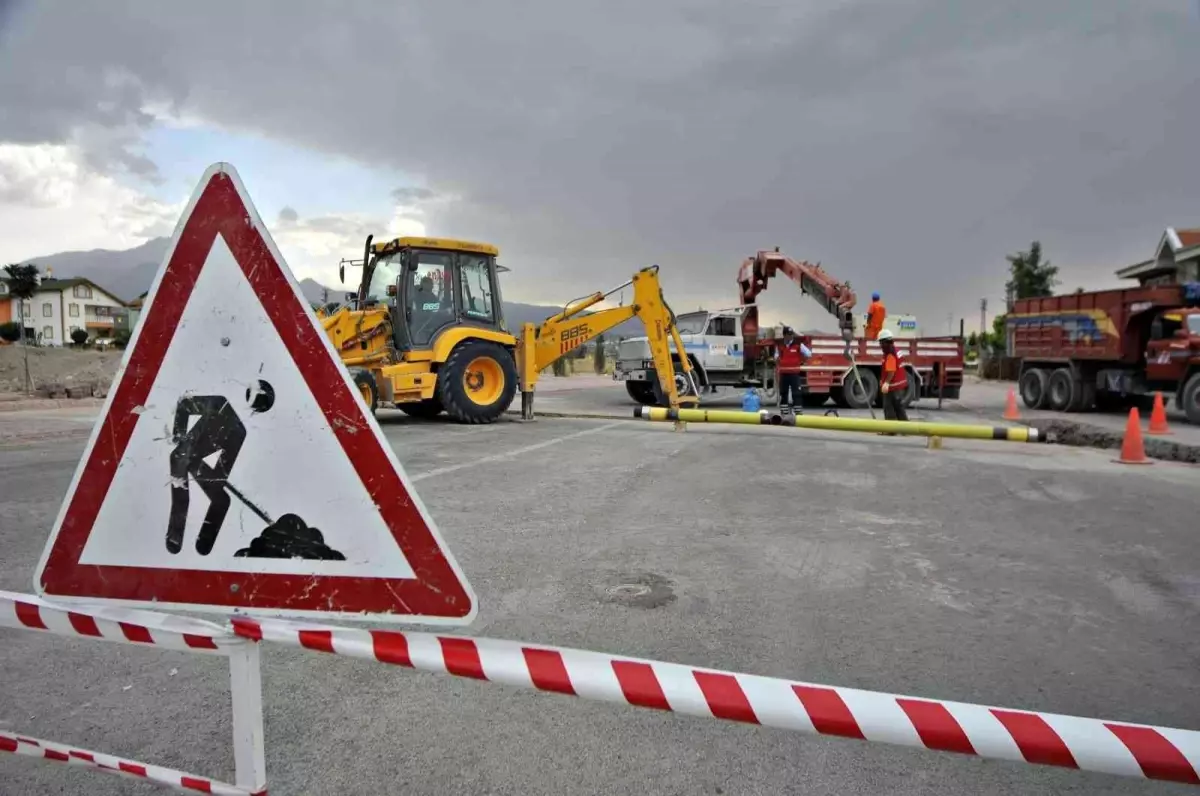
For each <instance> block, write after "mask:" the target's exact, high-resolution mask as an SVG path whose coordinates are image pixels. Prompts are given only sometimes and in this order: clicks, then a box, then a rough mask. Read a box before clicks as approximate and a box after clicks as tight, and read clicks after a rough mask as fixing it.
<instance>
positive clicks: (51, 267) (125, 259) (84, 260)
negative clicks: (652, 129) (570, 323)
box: [27, 238, 645, 337]
mask: <svg viewBox="0 0 1200 796" xmlns="http://www.w3.org/2000/svg"><path fill="white" fill-rule="evenodd" d="M170 243H171V241H170V239H169V238H153V239H152V240H148V241H146V242H145V243H143V244H142V245H141V246H137V247H135V248H132V249H125V250H123V251H113V250H109V249H94V250H92V251H72V252H60V253H58V254H50V255H46V256H44V257H34V258H32V259H30V260H28V261H27V262H30V263H33V264H34V265H37V266H38V268H39V269H40V270H41V272H42V274H43V275H49V273H53V276H54V277H55V278H57V279H69V278H71V277H73V276H78V277H83V278H85V279H90V280H91V281H92V282H94V283H96V284H97V285H99V286H100V287H102V288H104V289H105V290H106V291H108V292H109V293H112V294H113V295H115V296H116V297H117V298H119V299H121V300H122V301H132V300H133V299H135V298H137V297H139V296H141V295H142V294H144V293H145V292H146V291H148V290H149V289H150V284H151V283H152V282H153V281H154V275H155V273H157V272H158V268H159V266H160V265H161V264H162V261H163V258H165V257H166V256H167V247H168V246H169V245H170ZM300 291H301V292H302V293H303V294H304V297H305V298H306V299H308V300H309V302H311V303H312V304H320V303H322V302H323V301H325V300H326V297H328V299H327V300H329V301H341V300H342V299H343V298H344V297H345V295H346V290H345V288H332V287H327V286H325V285H322V284H321V283H319V282H317V281H316V280H314V279H302V280H300ZM561 310H562V307H556V306H551V305H542V304H522V303H520V302H516V301H506V302H504V319H505V321H507V323H508V327H509V328H510V329H519V328H520V327H521V324H523V323H535V324H540V323H541V322H542V321H544V320H545V319H546V318H548V317H550V316H551V315H554V314H555V313H557V312H560V311H561ZM608 334H609V336H617V337H631V336H635V335H643V334H645V329H644V328H642V325H641V323H639V322H638V321H636V320H633V321H626V322H625V323H623V324H621V325H620V326H618V327H616V328H615V329H613V330H611V331H610V332H608Z"/></svg>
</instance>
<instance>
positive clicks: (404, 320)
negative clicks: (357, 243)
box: [359, 237, 508, 352]
mask: <svg viewBox="0 0 1200 796" xmlns="http://www.w3.org/2000/svg"><path fill="white" fill-rule="evenodd" d="M367 240H368V243H367V247H366V251H365V253H364V258H363V259H364V262H366V264H367V266H366V268H365V269H364V270H363V281H362V286H361V287H360V290H359V304H360V306H362V307H363V308H367V307H371V306H386V307H387V308H388V312H389V315H390V316H391V319H392V330H393V338H394V341H393V342H394V344H395V346H396V349H397V350H398V351H400V352H407V351H413V350H422V349H427V348H429V347H430V346H431V345H432V344H433V341H434V340H435V339H436V338H437V336H438V334H440V333H441V332H442V331H444V330H446V329H448V328H451V327H459V326H469V327H474V328H479V329H492V330H496V331H505V325H504V314H503V304H502V302H501V298H500V284H499V280H498V278H497V275H498V274H499V273H500V272H501V271H505V270H508V269H506V268H504V267H503V266H501V265H499V264H498V263H497V262H496V257H497V255H498V253H499V252H498V250H497V249H496V247H494V246H491V245H488V244H486V243H471V242H468V241H460V240H450V239H446V238H414V237H405V238H396V239H395V240H392V241H388V242H386V243H376V244H374V245H372V244H371V243H370V238H368V239H367Z"/></svg>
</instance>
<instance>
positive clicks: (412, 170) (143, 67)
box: [0, 0, 1200, 332]
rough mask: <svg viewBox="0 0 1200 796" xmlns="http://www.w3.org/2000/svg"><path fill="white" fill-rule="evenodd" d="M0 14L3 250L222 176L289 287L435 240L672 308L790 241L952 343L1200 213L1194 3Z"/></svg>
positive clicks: (175, 7) (534, 285)
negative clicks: (252, 214) (658, 299)
mask: <svg viewBox="0 0 1200 796" xmlns="http://www.w3.org/2000/svg"><path fill="white" fill-rule="evenodd" d="M0 8H3V9H5V10H4V11H0V26H2V27H0V260H3V261H11V260H14V259H19V258H23V257H30V256H35V255H42V254H49V253H53V252H56V251H62V250H65V249H79V248H91V247H95V246H104V247H110V248H123V247H127V246H132V245H135V244H136V243H139V242H141V241H142V240H144V239H145V237H146V236H148V235H154V234H160V233H162V232H163V231H164V230H168V231H169V229H170V227H171V226H172V225H173V223H174V220H175V216H176V214H177V213H178V210H179V203H180V202H181V201H182V200H183V199H184V198H185V197H186V196H187V194H188V193H190V191H191V189H192V187H193V186H194V183H195V181H196V180H197V178H198V177H199V175H200V173H201V172H202V170H203V168H204V167H205V166H206V165H207V164H208V162H211V161H214V160H229V161H231V162H233V163H234V165H235V166H237V167H238V169H239V171H240V172H241V174H242V177H243V179H244V181H245V182H246V184H247V188H248V190H249V191H250V193H251V196H252V197H253V198H254V199H255V201H256V203H257V204H258V205H259V209H260V211H261V212H262V213H263V215H264V217H265V218H267V219H268V223H269V225H270V227H271V231H272V233H273V234H274V235H275V236H276V238H277V239H278V240H279V241H280V244H281V247H282V248H283V250H284V253H285V255H287V256H288V258H289V261H290V262H291V265H292V267H293V269H294V270H295V271H296V272H297V273H298V274H299V275H300V276H314V277H316V278H318V279H322V280H324V281H326V282H330V283H334V282H336V277H335V276H334V274H335V273H336V263H337V259H338V258H339V257H341V256H352V255H353V254H354V252H355V251H356V250H357V249H358V248H359V247H360V246H361V238H362V236H364V235H365V234H366V233H367V232H375V233H376V234H379V233H381V232H384V233H388V232H391V233H399V232H406V231H408V232H412V231H421V230H425V231H427V232H428V233H429V234H440V235H446V236H452V237H463V238H472V239H480V240H486V241H490V242H493V243H495V244H497V245H499V246H500V248H501V251H502V255H501V260H502V262H505V263H506V264H507V265H508V266H509V267H511V268H512V269H513V271H512V273H509V274H506V275H505V277H506V287H505V293H506V297H507V298H511V299H517V300H527V301H562V300H564V299H566V298H570V297H571V296H574V295H577V294H581V293H586V292H590V291H592V290H595V289H597V288H602V287H605V286H607V285H610V284H614V283H617V282H620V281H622V280H623V279H625V278H627V276H628V275H629V274H630V273H631V272H632V271H633V270H634V269H635V268H637V267H640V266H642V265H646V264H650V263H659V264H660V265H661V266H662V268H663V275H664V279H665V282H666V287H667V291H668V292H667V297H668V299H669V300H670V301H671V302H672V304H673V305H674V306H675V307H676V309H677V310H683V309H689V308H692V307H694V306H695V305H697V304H704V305H706V306H715V305H721V304H731V303H735V302H736V290H735V284H734V281H733V280H734V277H735V273H736V269H737V265H738V263H739V262H740V260H741V258H742V257H744V256H745V255H747V254H749V253H750V252H752V251H753V250H755V249H757V248H766V247H771V246H775V245H778V246H780V247H782V249H783V250H784V251H785V252H787V253H788V254H791V255H793V256H795V257H801V258H808V259H811V260H814V261H815V260H820V261H822V263H823V265H824V266H825V267H826V269H827V270H830V271H832V272H833V273H835V274H836V275H838V276H840V277H842V278H845V279H848V280H850V282H851V283H852V285H853V286H854V287H855V288H856V289H857V291H858V293H859V296H860V307H861V308H865V304H866V301H867V298H869V294H870V292H871V291H872V290H875V289H877V290H879V291H881V292H882V293H883V294H884V296H885V299H886V300H887V303H888V307H889V310H891V311H893V312H913V313H915V314H917V315H918V316H919V317H920V320H921V322H922V326H923V327H924V328H925V329H926V330H929V331H938V332H940V331H944V330H945V328H946V316H947V315H948V314H949V315H953V316H954V317H955V318H957V317H959V316H965V317H966V318H967V321H968V328H970V327H972V326H974V325H976V324H977V321H976V319H977V318H978V302H979V299H980V297H982V296H988V297H990V298H991V300H992V302H993V304H992V306H993V307H995V306H997V305H998V304H999V303H1000V300H1001V294H1002V290H1003V283H1004V279H1005V276H1006V274H1005V262H1004V255H1005V254H1006V253H1008V252H1011V251H1015V250H1017V249H1019V248H1022V247H1025V246H1027V245H1028V243H1029V242H1030V241H1031V240H1033V239H1035V238H1037V239H1040V240H1041V241H1042V243H1043V246H1044V248H1045V250H1046V252H1047V254H1048V256H1049V257H1050V258H1051V259H1052V260H1053V261H1054V262H1056V263H1057V264H1059V265H1060V266H1062V268H1063V271H1064V273H1063V278H1064V285H1063V288H1064V289H1074V288H1075V287H1078V286H1081V285H1086V286H1089V287H1091V286H1107V285H1111V284H1113V278H1112V271H1113V270H1114V269H1115V268H1117V267H1119V266H1122V265H1126V264H1129V263H1131V262H1135V261H1137V260H1141V259H1145V258H1147V257H1149V256H1150V255H1151V254H1152V253H1153V250H1154V247H1155V244H1156V243H1157V241H1158V237H1159V235H1160V234H1161V232H1162V230H1163V228H1164V227H1166V226H1167V225H1175V226H1188V225H1192V224H1198V225H1200V181H1198V180H1197V173H1196V172H1197V161H1196V157H1195V151H1196V149H1195V143H1194V142H1195V141H1196V140H1197V138H1196V136H1197V131H1198V130H1200V81H1198V78H1197V75H1198V74H1200V47H1197V44H1196V42H1197V41H1198V35H1197V34H1198V33H1200V14H1198V13H1197V3H1196V2H1195V1H1194V0H1136V2H1131V1H1130V0H1011V1H1010V2H1005V1H1004V0H994V1H992V2H983V0H840V1H838V2H835V0H791V2H781V3H766V2H757V1H753V0H752V1H750V2H747V1H746V0H743V1H742V2H736V3H734V2H728V1H727V0H722V1H720V2H718V0H695V1H694V2H676V0H653V2H644V3H634V2H626V1H625V0H604V1H603V2H591V1H590V0H588V1H587V2H582V1H580V0H567V2H551V1H550V0H527V2H521V3H488V4H485V3H471V4H466V3H455V2H446V1H445V0H441V1H440V2H406V3H396V2H383V1H382V0H381V1H380V2H368V1H367V0H343V1H342V2H338V3H334V2H316V1H315V0H287V2H282V1H281V2H267V1H265V0H263V1H260V2H253V3H243V2H215V1H210V2H206V3H162V2H152V1H151V0H145V1H141V0H106V2H103V3H98V2H97V3H85V2H44V3H39V4H37V5H36V6H35V5H34V4H33V3H24V2H15V3H14V2H11V0H0ZM281 214H282V215H281ZM814 308H815V305H813V304H811V303H810V302H808V301H807V299H803V298H801V297H799V296H798V295H796V294H794V293H792V292H791V290H790V288H788V287H787V286H783V285H780V286H778V287H776V288H775V289H774V290H773V291H771V294H770V299H769V301H768V309H769V310H773V311H774V312H773V313H772V314H774V313H780V314H786V315H787V316H788V318H789V319H793V320H795V321H797V322H800V323H819V322H822V321H824V319H823V318H822V317H821V316H820V315H819V314H818V311H816V310H815V309H814ZM955 325H957V323H956V322H955Z"/></svg>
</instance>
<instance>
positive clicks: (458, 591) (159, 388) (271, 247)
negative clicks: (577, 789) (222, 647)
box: [34, 163, 476, 625]
mask: <svg viewBox="0 0 1200 796" xmlns="http://www.w3.org/2000/svg"><path fill="white" fill-rule="evenodd" d="M34 588H35V589H36V590H37V592H38V593H39V594H40V595H42V596H43V597H45V598H47V599H50V600H69V601H79V602H91V603H118V604H128V605H141V606H144V605H146V604H154V605H155V606H157V607H159V608H164V609H170V608H174V609H185V610H199V611H222V612H234V611H243V612H247V613H259V614H265V615H272V616H294V617H308V618H335V617H337V618H346V619H370V620H377V621H394V622H405V621H410V622H412V621H415V622H423V623H430V624H459V625H462V624H469V623H470V622H471V621H472V620H473V619H474V617H475V611H476V606H475V597H474V594H473V593H472V591H471V587H470V586H469V585H468V584H467V581H466V579H465V578H464V577H463V575H462V573H461V572H460V571H459V568H458V565H457V564H456V563H455V562H454V559H453V558H452V557H451V555H450V553H449V551H448V550H447V549H446V546H445V544H444V543H443V541H442V539H441V536H440V535H439V534H438V531H437V529H436V528H435V527H434V524H433V520H432V519H430V517H429V513H428V512H427V511H426V510H425V507H424V506H423V505H422V503H421V500H420V498H419V497H418V496H417V493H416V491H415V490H414V489H413V486H412V484H411V483H410V482H409V480H408V477H407V476H406V475H405V473H404V470H403V468H402V467H401V466H400V463H399V462H398V461H397V460H396V457H395V454H394V453H393V452H392V449H391V447H390V446H389V444H388V442H387V440H386V439H385V438H384V436H383V433H382V431H381V430H380V428H379V425H378V424H377V423H376V421H375V419H374V417H372V416H371V414H370V412H369V410H368V409H367V407H366V405H365V403H364V402H363V400H362V399H361V398H360V397H359V394H358V391H357V389H356V388H355V387H354V385H353V382H352V381H351V379H350V377H349V375H348V373H347V372H346V369H345V368H344V367H342V365H341V363H340V362H339V361H338V360H337V358H336V354H335V353H334V350H333V347H332V345H331V344H330V342H329V340H328V338H327V337H326V336H325V334H324V332H323V331H322V330H321V328H320V326H319V324H318V322H317V319H316V317H315V315H314V314H313V312H312V310H311V309H310V308H309V305H308V302H307V301H306V300H305V299H304V297H303V294H301V292H300V288H299V287H298V286H297V284H296V281H295V278H294V277H293V276H292V273H291V271H290V270H289V269H288V267H287V265H286V264H285V263H284V261H283V257H282V256H281V255H280V254H279V250H278V249H277V248H276V247H275V243H274V241H272V239H271V236H270V234H269V233H268V232H267V229H266V227H265V226H264V225H263V223H262V220H261V219H260V218H259V216H258V213H257V212H256V211H255V209H254V207H253V205H252V204H251V203H250V199H249V197H248V196H247V195H246V192H245V189H244V188H243V187H242V184H241V181H240V180H239V178H238V176H237V172H236V171H234V169H233V168H232V167H231V166H230V165H229V164H227V163H218V164H215V165H213V166H211V167H209V169H208V170H207V171H206V172H205V173H204V177H203V178H202V179H201V181H200V185H199V186H198V187H197V189H196V192H195V194H194V195H193V196H192V199H191V201H190V203H189V204H188V207H187V209H186V210H185V211H184V213H183V217H182V218H181V219H180V221H179V225H178V227H177V228H176V230H175V237H174V240H173V241H172V243H171V247H170V250H169V251H168V253H167V257H166V259H165V261H164V263H163V266H162V267H161V268H160V269H159V272H158V275H157V276H156V277H155V279H154V286H153V287H151V289H150V293H149V296H148V298H147V299H146V303H145V307H144V310H143V312H142V317H141V320H140V322H139V324H138V326H137V329H136V330H135V332H134V335H133V339H132V340H131V341H130V344H129V348H128V350H127V351H126V352H125V357H124V360H123V361H122V363H121V367H120V369H119V370H118V371H117V375H116V378H115V379H114V381H113V386H112V389H111V390H110V392H109V395H108V400H107V401H106V403H105V406H104V410H103V411H102V413H101V415H100V418H99V420H97V422H96V427H95V428H94V429H93V431H92V436H91V439H90V440H89V441H88V445H87V449H86V451H85V452H84V455H83V459H82V460H81V461H80V463H79V467H78V469H77V470H76V472H75V477H74V480H73V481H72V482H71V486H70V489H69V491H68V492H67V496H66V499H65V500H64V502H63V506H62V509H61V510H60V511H59V515H58V519H57V520H56V521H55V524H54V530H53V532H52V533H51V535H50V539H49V541H48V542H47V544H46V549H45V551H44V552H43V554H42V560H41V562H40V563H39V564H38V569H37V573H36V575H35V576H34Z"/></svg>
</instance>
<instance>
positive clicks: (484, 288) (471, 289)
mask: <svg viewBox="0 0 1200 796" xmlns="http://www.w3.org/2000/svg"><path fill="white" fill-rule="evenodd" d="M489 259H490V258H488V257H486V256H484V255H482V254H459V255H458V277H459V289H460V290H461V292H462V306H463V317H465V318H466V319H467V320H470V321H478V322H480V323H486V324H488V325H492V324H494V323H495V322H496V313H495V304H494V302H493V300H492V269H491V267H490V266H491V263H490V262H489Z"/></svg>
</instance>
